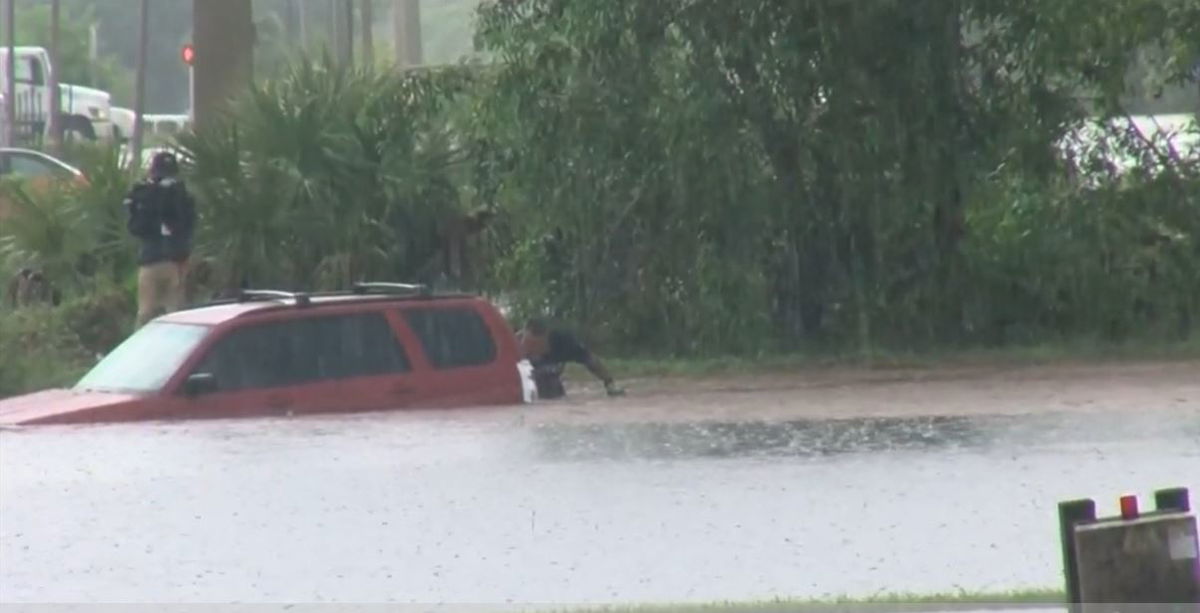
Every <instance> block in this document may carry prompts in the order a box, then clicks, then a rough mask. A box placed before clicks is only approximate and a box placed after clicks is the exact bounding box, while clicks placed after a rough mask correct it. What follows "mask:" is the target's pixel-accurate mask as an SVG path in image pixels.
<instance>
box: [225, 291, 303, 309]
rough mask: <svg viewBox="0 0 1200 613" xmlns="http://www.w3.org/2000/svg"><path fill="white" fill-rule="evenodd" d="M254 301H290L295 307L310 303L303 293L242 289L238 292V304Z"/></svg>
mask: <svg viewBox="0 0 1200 613" xmlns="http://www.w3.org/2000/svg"><path fill="white" fill-rule="evenodd" d="M256 300H292V301H294V302H295V303H296V306H308V305H309V304H310V303H311V301H310V300H309V297H308V294H305V293H303V292H285V291H280V290H273V289H244V290H240V291H239V292H238V296H237V301H238V302H253V301H256Z"/></svg>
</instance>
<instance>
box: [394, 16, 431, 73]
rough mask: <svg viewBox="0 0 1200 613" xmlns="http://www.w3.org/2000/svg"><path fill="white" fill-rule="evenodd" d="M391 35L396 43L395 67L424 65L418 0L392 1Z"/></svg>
mask: <svg viewBox="0 0 1200 613" xmlns="http://www.w3.org/2000/svg"><path fill="white" fill-rule="evenodd" d="M392 33H393V38H394V39H395V41H396V65H397V66H399V67H400V68H411V67H413V66H420V65H421V64H423V63H425V59H424V54H423V52H422V42H421V2H420V0H392Z"/></svg>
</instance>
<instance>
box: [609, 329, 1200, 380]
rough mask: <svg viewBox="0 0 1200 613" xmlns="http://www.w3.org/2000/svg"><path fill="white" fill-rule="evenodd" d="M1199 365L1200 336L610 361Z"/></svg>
mask: <svg viewBox="0 0 1200 613" xmlns="http://www.w3.org/2000/svg"><path fill="white" fill-rule="evenodd" d="M1195 359H1200V336H1198V337H1195V338H1192V339H1189V340H1184V341H1178V342H1152V341H1130V342H1123V343H1116V342H1103V341H1090V340H1077V341H1068V342H1061V343H1046V344H1040V345H1020V346H1009V347H998V348H969V349H947V348H931V349H927V350H875V351H871V352H867V353H864V352H848V351H814V352H809V353H791V354H768V355H761V356H749V357H739V356H724V357H698V358H669V357H668V358H654V357H620V356H617V357H612V358H607V357H606V358H605V362H606V363H607V364H608V365H609V366H610V367H611V368H612V370H613V372H614V374H615V375H616V376H618V377H620V378H631V377H639V378H640V377H668V376H674V377H702V376H711V375H744V374H755V373H772V372H786V371H791V370H799V369H820V368H834V367H857V368H867V369H879V370H886V369H906V368H908V369H915V368H949V367H971V366H976V367H978V366H1016V365H1038V364H1070V363H1080V364H1101V363H1112V362H1126V361H1172V360H1195Z"/></svg>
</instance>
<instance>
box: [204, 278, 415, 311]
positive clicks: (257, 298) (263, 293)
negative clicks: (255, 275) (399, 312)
mask: <svg viewBox="0 0 1200 613" xmlns="http://www.w3.org/2000/svg"><path fill="white" fill-rule="evenodd" d="M370 295H374V296H419V297H421V298H429V297H432V296H433V295H434V292H433V289H432V288H430V287H429V286H428V285H425V284H423V283H390V282H380V281H364V282H359V283H355V284H354V285H353V286H351V289H349V290H340V291H330V292H313V293H309V292H289V291H284V290H274V289H242V290H238V292H237V293H236V294H235V295H233V296H231V297H228V298H220V299H217V300H210V301H208V302H205V303H202V304H198V305H195V306H193V307H188V308H201V307H210V306H218V305H226V304H239V303H242V302H267V301H276V300H291V301H293V302H294V303H295V305H296V306H298V307H307V306H311V305H312V299H313V297H336V296H370Z"/></svg>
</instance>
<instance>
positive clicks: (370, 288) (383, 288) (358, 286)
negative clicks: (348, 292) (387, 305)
mask: <svg viewBox="0 0 1200 613" xmlns="http://www.w3.org/2000/svg"><path fill="white" fill-rule="evenodd" d="M352 291H353V292H354V293H355V294H417V295H419V296H432V295H433V290H431V289H430V288H429V286H428V285H425V284H424V283H384V282H379V281H364V282H360V283H355V284H354V289H353V290H352Z"/></svg>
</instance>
